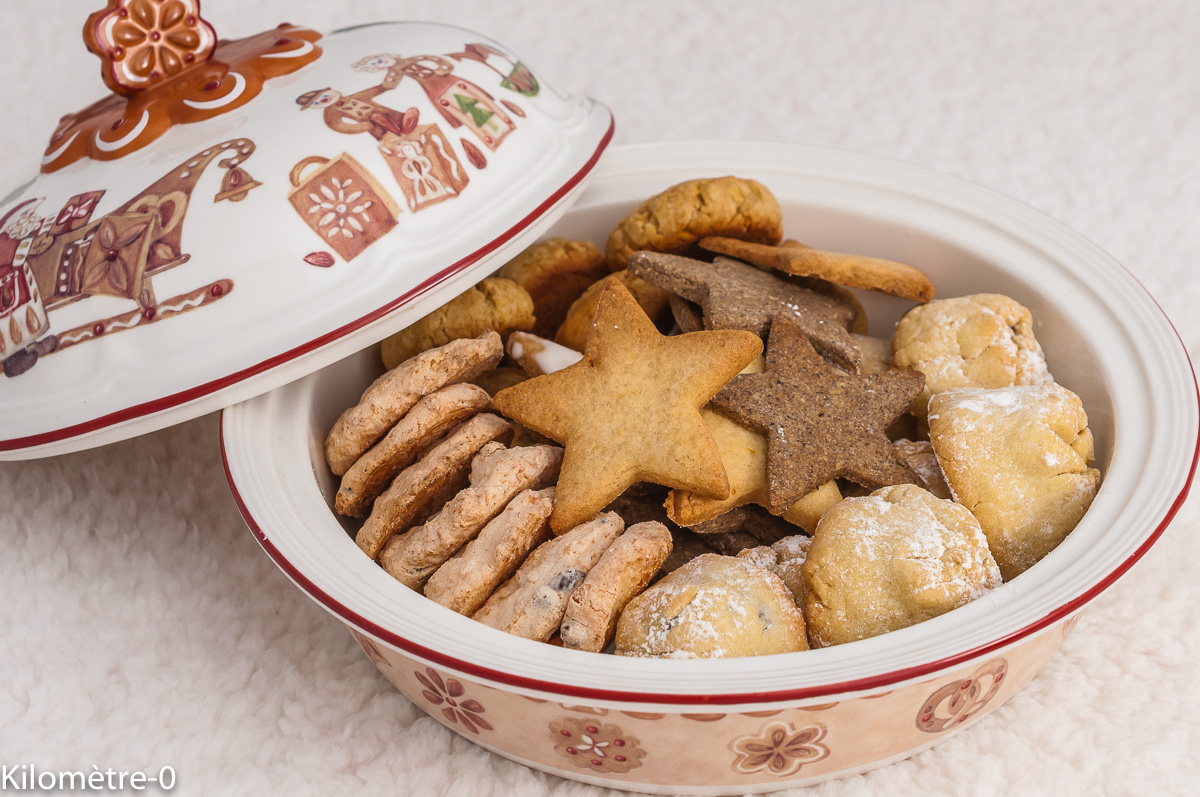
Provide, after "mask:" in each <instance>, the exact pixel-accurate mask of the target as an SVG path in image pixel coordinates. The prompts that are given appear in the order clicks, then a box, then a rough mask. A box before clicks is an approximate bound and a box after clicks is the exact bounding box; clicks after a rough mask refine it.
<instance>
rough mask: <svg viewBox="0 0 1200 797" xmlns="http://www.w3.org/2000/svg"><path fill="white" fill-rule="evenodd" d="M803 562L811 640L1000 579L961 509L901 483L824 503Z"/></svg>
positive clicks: (924, 609) (870, 631)
mask: <svg viewBox="0 0 1200 797" xmlns="http://www.w3.org/2000/svg"><path fill="white" fill-rule="evenodd" d="M803 570H804V584H805V592H806V594H805V598H804V601H805V612H804V616H805V617H806V618H807V620H808V632H809V635H810V637H811V638H812V641H813V645H814V646H815V647H828V646H830V645H840V644H843V643H845V642H853V641H855V640H859V639H867V638H869V637H874V636H878V635H880V634H883V633H887V632H888V631H895V630H897V629H900V628H906V627H908V626H910V625H915V624H916V623H920V622H922V621H924V620H928V619H930V618H931V617H937V616H938V615H940V614H944V613H946V612H948V611H950V610H951V609H954V608H957V607H959V606H962V605H964V604H966V603H968V602H970V601H972V600H974V599H975V598H977V597H979V596H980V595H982V594H983V593H984V592H986V591H988V590H990V589H993V588H995V587H998V586H1000V584H1001V583H1002V582H1001V579H1000V570H999V568H997V566H996V562H995V560H994V559H993V558H992V555H991V553H990V552H989V551H988V545H987V540H986V538H985V537H984V536H983V532H982V531H981V530H980V528H979V523H978V522H977V521H976V520H975V518H974V517H973V516H972V515H971V513H970V512H968V511H967V510H966V509H965V508H964V507H961V506H959V505H958V504H955V503H953V502H952V501H944V500H942V499H940V498H937V497H935V496H934V495H932V494H931V493H929V492H928V491H926V490H923V489H921V488H920V487H917V486H915V485H911V484H900V485H895V486H892V487H884V488H882V489H879V490H876V491H875V492H873V493H871V494H870V495H868V496H864V497H862V498H847V499H846V500H844V501H842V502H841V503H840V504H838V505H837V506H835V507H834V508H833V509H830V510H829V511H828V512H826V513H825V516H824V517H823V518H821V522H820V524H818V525H817V531H816V534H814V535H813V541H812V545H811V547H810V548H809V551H808V555H807V560H806V561H805V563H804V567H803Z"/></svg>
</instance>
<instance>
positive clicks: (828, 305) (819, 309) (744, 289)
mask: <svg viewBox="0 0 1200 797" xmlns="http://www.w3.org/2000/svg"><path fill="white" fill-rule="evenodd" d="M629 271H630V272H631V273H632V274H634V275H636V276H638V277H641V278H642V279H644V280H646V281H647V282H651V283H653V284H655V285H658V286H660V287H663V288H666V289H667V290H669V291H671V292H672V293H675V294H678V295H679V296H682V297H683V298H684V299H687V300H688V301H689V302H695V303H696V304H699V305H700V306H701V308H702V309H703V310H704V328H705V329H748V330H750V331H751V332H754V333H755V334H757V335H758V336H759V337H764V338H765V337H766V336H767V331H768V329H769V328H770V326H771V319H772V318H774V317H776V316H785V317H787V318H788V319H790V320H792V321H793V322H795V323H797V324H799V325H800V328H801V329H803V330H804V333H805V334H806V335H808V337H809V339H810V340H812V344H813V345H814V346H815V347H816V348H817V350H818V351H819V352H821V354H822V355H824V356H826V357H828V358H829V359H830V360H832V361H833V362H835V363H837V364H838V365H840V366H842V367H843V368H845V369H846V370H849V371H852V370H854V369H855V368H856V367H857V366H858V360H859V354H858V349H857V348H856V347H855V345H854V341H853V340H852V339H851V338H850V332H849V329H850V323H851V322H852V321H853V320H854V316H855V308H853V307H851V306H850V305H848V304H846V303H844V302H841V301H839V300H837V299H835V298H833V297H831V296H824V295H822V294H819V293H816V292H814V291H810V290H807V289H805V288H801V287H800V286H799V285H795V284H793V283H791V282H788V281H787V280H785V279H781V278H779V277H776V276H775V275H774V274H768V273H767V272H766V271H763V270H762V269H760V268H755V267H754V266H752V265H750V264H749V263H743V262H742V261H740V260H733V259H731V258H728V257H718V258H717V259H716V260H714V261H713V262H712V263H705V262H704V261H702V260H692V259H691V258H688V257H680V256H678V255H665V254H661V253H659V252H634V254H633V256H632V257H630V258H629Z"/></svg>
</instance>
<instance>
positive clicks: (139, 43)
mask: <svg viewBox="0 0 1200 797" xmlns="http://www.w3.org/2000/svg"><path fill="white" fill-rule="evenodd" d="M83 41H84V43H85V44H86V45H87V48H88V49H89V50H91V51H92V52H93V53H95V54H96V55H98V56H100V60H101V62H103V66H102V68H101V74H102V75H103V77H104V82H105V84H106V85H107V86H108V87H109V88H110V89H112V90H113V91H114V92H116V93H117V94H121V95H123V96H132V95H134V94H137V93H138V92H142V91H145V90H146V89H148V88H150V87H151V86H153V85H155V84H156V83H159V82H160V81H164V80H170V79H172V78H174V77H176V76H177V75H179V73H181V72H183V71H184V70H186V69H189V68H190V67H192V66H196V65H198V64H203V63H205V62H206V61H208V59H209V58H211V57H212V54H213V51H214V50H215V49H216V46H217V34H216V31H214V30H213V27H212V25H210V24H208V22H206V21H205V20H204V19H203V18H202V17H201V16H200V0H108V5H107V7H106V8H103V9H101V10H100V11H97V12H95V13H93V14H92V15H91V16H89V17H88V19H87V23H86V24H85V25H84V27H83Z"/></svg>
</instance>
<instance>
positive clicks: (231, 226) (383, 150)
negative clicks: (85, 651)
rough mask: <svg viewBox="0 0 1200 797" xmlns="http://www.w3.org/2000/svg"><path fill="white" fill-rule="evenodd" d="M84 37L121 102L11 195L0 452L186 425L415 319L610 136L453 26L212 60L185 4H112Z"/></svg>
mask: <svg viewBox="0 0 1200 797" xmlns="http://www.w3.org/2000/svg"><path fill="white" fill-rule="evenodd" d="M84 38H85V41H86V43H87V44H88V47H89V48H90V49H92V50H93V52H96V53H97V54H99V55H101V59H102V61H103V62H104V71H103V75H104V79H105V82H106V83H108V84H109V86H110V88H113V89H115V90H116V91H115V92H114V93H113V94H112V95H110V96H109V97H106V98H105V99H103V100H101V101H100V102H98V103H96V104H95V105H93V106H91V107H89V108H87V109H84V110H83V111H81V112H79V113H77V114H74V115H71V116H67V117H64V118H63V121H62V123H60V125H59V128H58V129H57V130H56V131H54V133H53V136H52V138H51V139H50V141H49V144H48V146H47V150H46V155H45V158H44V160H43V164H42V167H41V173H40V174H39V175H38V176H37V177H36V178H35V179H34V180H32V181H31V182H30V183H28V184H27V185H25V186H22V187H21V188H19V189H17V190H16V191H14V192H12V193H11V194H10V195H9V196H8V197H6V198H5V199H4V200H2V201H0V359H3V362H4V371H5V375H6V377H8V378H5V379H3V380H0V459H25V458H32V457H40V456H48V455H52V454H60V453H66V452H69V451H74V450H80V449H84V448H90V447H93V446H96V445H101V444H104V443H108V442H112V441H115V440H120V439H124V438H128V437H132V436H135V435H139V434H144V433H146V432H150V431H153V430H155V429H159V428H162V427H165V426H169V425H172V424H176V423H180V422H183V421H186V420H189V419H191V418H194V417H197V416H199V415H202V414H204V413H207V412H210V411H212V410H215V409H219V408H221V407H225V406H229V405H231V404H235V403H237V402H240V401H244V400H245V399H248V398H250V397H252V396H256V395H259V394H261V393H265V392H267V391H269V390H272V389H274V388H276V387H279V386H281V385H283V384H286V383H287V382H290V381H292V380H294V379H297V378H299V377H301V376H304V375H305V374H308V373H311V372H313V371H315V370H317V369H319V368H321V367H323V366H325V365H328V364H329V363H331V362H334V361H336V360H338V359H340V358H342V357H344V356H346V355H347V354H349V353H351V352H353V351H356V350H358V349H361V348H363V347H365V346H367V345H369V344H371V343H374V342H375V341H378V340H380V339H382V338H383V337H385V336H386V335H388V334H390V333H391V332H394V331H396V330H398V329H401V328H403V327H405V326H407V325H408V324H409V323H411V322H412V321H414V320H415V319H417V318H420V317H421V316H422V315H424V314H425V313H427V312H429V311H430V310H431V309H433V308H434V307H437V306H439V305H441V304H443V303H444V302H446V301H447V300H449V299H450V298H452V297H453V296H455V295H457V294H458V293H460V292H462V291H463V290H465V289H466V288H467V287H469V286H470V285H471V284H473V283H474V282H476V281H478V280H479V279H480V278H482V277H483V276H485V275H486V274H487V273H489V272H491V271H493V270H494V269H495V268H497V267H498V266H499V265H501V264H502V263H503V262H504V261H505V260H506V259H508V258H509V257H511V256H512V255H513V254H515V253H516V252H518V251H520V249H522V248H524V247H525V246H526V245H528V243H531V242H532V241H533V240H535V239H536V238H537V236H538V235H539V234H540V233H541V232H542V231H543V230H544V229H545V228H546V227H547V226H549V225H550V224H552V223H553V222H554V221H555V220H556V219H557V218H558V216H559V215H561V213H562V212H563V211H564V210H565V209H566V207H567V205H568V204H569V203H570V201H571V200H572V199H573V198H574V196H575V194H576V192H577V191H578V189H579V188H580V186H581V182H582V180H583V178H584V177H585V176H586V175H587V174H588V173H589V172H590V171H591V169H592V167H593V166H594V165H595V163H596V161H597V159H598V158H599V156H600V153H601V152H602V151H603V150H604V148H605V147H606V145H607V144H608V142H609V140H610V138H611V136H612V129H613V128H612V116H611V114H610V113H609V111H608V109H606V108H605V107H603V106H602V105H599V104H598V103H596V102H594V101H592V100H590V99H588V98H586V97H578V96H571V95H564V94H559V93H558V92H556V91H554V90H553V89H551V88H550V87H549V86H547V85H546V84H545V82H544V81H542V79H541V76H540V74H538V73H536V72H531V71H530V70H529V69H528V68H527V67H526V66H525V65H524V64H523V63H522V62H521V61H520V60H519V59H518V58H517V57H516V56H515V55H513V54H511V53H510V52H508V51H507V50H505V49H504V48H503V47H502V46H501V45H499V44H497V43H495V42H493V41H491V40H489V39H487V38H485V37H482V36H480V35H479V34H477V33H473V32H471V31H467V30H463V29H460V28H455V27H449V26H445V25H436V24H430V23H391V24H379V25H370V26H364V27H357V28H348V29H345V30H341V31H336V32H334V33H330V34H324V35H323V34H319V33H317V32H315V31H311V30H307V29H304V28H298V27H294V26H280V28H279V29H276V30H272V31H268V32H266V33H263V34H259V35H258V36H254V37H250V38H248V39H242V40H238V41H234V42H222V43H221V44H220V45H216V43H215V42H216V39H215V36H214V35H213V32H212V29H211V27H210V26H209V25H208V24H207V23H206V22H205V21H204V20H203V19H202V18H200V16H199V8H198V3H197V2H195V0H169V2H166V3H150V2H148V0H110V2H109V5H108V7H107V8H106V9H104V10H102V11H99V12H97V13H96V14H93V15H92V17H90V18H89V20H88V24H87V26H86V28H85V36H84ZM116 92H119V93H116Z"/></svg>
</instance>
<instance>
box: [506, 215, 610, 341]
mask: <svg viewBox="0 0 1200 797" xmlns="http://www.w3.org/2000/svg"><path fill="white" fill-rule="evenodd" d="M607 275H608V267H607V266H605V265H604V254H603V253H602V252H601V251H600V249H599V247H597V246H596V245H595V244H593V243H591V242H590V241H569V240H567V239H566V238H551V239H549V240H546V241H540V242H538V243H536V244H534V245H533V246H531V247H529V248H528V249H526V250H525V251H524V252H522V253H521V254H519V255H517V256H516V257H515V258H513V259H512V260H510V261H509V262H508V263H506V264H505V265H504V267H503V268H501V269H500V270H499V271H498V272H496V276H498V277H503V278H504V279H510V280H512V281H513V282H515V283H517V284H518V285H520V286H521V287H522V288H524V289H525V290H526V291H527V292H528V293H529V296H530V298H532V299H533V311H534V315H536V316H537V321H536V322H535V323H534V325H533V332H534V334H536V335H540V336H542V337H543V338H548V337H551V336H553V335H554V332H555V330H557V329H558V327H559V325H560V324H562V322H563V319H564V318H566V317H567V309H568V308H569V307H570V306H571V303H572V302H574V301H575V300H576V299H578V298H579V296H580V294H582V293H583V292H584V291H585V290H587V288H588V286H589V285H591V284H592V283H594V282H596V281H597V280H599V279H601V278H603V277H605V276H607Z"/></svg>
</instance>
